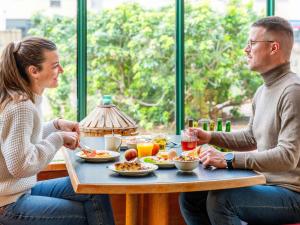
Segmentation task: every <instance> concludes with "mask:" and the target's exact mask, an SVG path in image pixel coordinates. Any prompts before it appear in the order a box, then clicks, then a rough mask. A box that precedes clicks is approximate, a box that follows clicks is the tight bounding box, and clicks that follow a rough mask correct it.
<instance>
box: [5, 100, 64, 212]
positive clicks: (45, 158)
mask: <svg viewBox="0 0 300 225" xmlns="http://www.w3.org/2000/svg"><path fill="white" fill-rule="evenodd" d="M41 103H42V97H41V96H35V104H34V103H33V102H32V101H30V100H27V101H21V102H18V103H13V102H11V103H9V104H8V105H7V106H6V107H5V109H4V110H3V111H2V112H0V207H1V206H4V205H7V204H10V203H12V202H15V201H16V200H17V199H18V198H19V197H20V196H21V195H22V194H24V193H26V192H28V191H30V189H31V188H32V187H33V186H34V185H35V184H36V174H37V173H38V172H40V171H41V170H42V169H43V168H45V167H46V166H47V164H48V163H49V162H50V161H51V160H52V159H53V157H54V155H55V153H56V152H57V150H58V149H59V148H60V147H62V145H63V138H62V137H61V135H59V134H58V133H56V132H55V131H57V130H56V129H55V127H54V124H53V121H50V122H48V123H45V124H44V126H42V114H41V110H40V108H41Z"/></svg>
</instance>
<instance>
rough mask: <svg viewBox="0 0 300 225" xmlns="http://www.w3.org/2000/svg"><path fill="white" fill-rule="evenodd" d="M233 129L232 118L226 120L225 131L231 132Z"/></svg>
mask: <svg viewBox="0 0 300 225" xmlns="http://www.w3.org/2000/svg"><path fill="white" fill-rule="evenodd" d="M230 131H231V121H230V120H226V123H225V132H230Z"/></svg>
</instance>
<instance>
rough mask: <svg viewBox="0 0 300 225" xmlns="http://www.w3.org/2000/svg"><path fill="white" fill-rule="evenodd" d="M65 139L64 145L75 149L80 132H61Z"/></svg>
mask: <svg viewBox="0 0 300 225" xmlns="http://www.w3.org/2000/svg"><path fill="white" fill-rule="evenodd" d="M60 134H61V135H62V137H63V140H64V146H65V147H66V148H69V149H73V150H74V149H75V148H77V147H78V143H79V134H78V133H77V132H65V131H63V132H60Z"/></svg>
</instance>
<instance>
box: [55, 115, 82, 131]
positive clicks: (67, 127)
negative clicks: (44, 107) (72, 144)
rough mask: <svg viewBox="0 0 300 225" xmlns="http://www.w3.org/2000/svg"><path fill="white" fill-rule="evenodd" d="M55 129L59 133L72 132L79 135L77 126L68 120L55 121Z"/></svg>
mask: <svg viewBox="0 0 300 225" xmlns="http://www.w3.org/2000/svg"><path fill="white" fill-rule="evenodd" d="M56 124H57V127H56V128H57V129H58V130H61V131H72V132H77V134H79V124H78V123H77V122H73V121H70V120H64V119H57V123H56Z"/></svg>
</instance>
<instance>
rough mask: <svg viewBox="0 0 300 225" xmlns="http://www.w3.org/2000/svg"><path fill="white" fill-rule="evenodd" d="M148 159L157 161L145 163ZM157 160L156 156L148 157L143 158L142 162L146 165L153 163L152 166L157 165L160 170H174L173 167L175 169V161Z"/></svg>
mask: <svg viewBox="0 0 300 225" xmlns="http://www.w3.org/2000/svg"><path fill="white" fill-rule="evenodd" d="M147 158H148V159H152V160H155V162H145V159H147ZM156 159H157V157H156V156H146V157H143V158H141V159H140V160H141V161H142V162H144V163H151V164H154V165H157V166H158V167H159V168H173V167H175V163H174V162H173V161H170V160H166V161H158V160H156Z"/></svg>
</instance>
